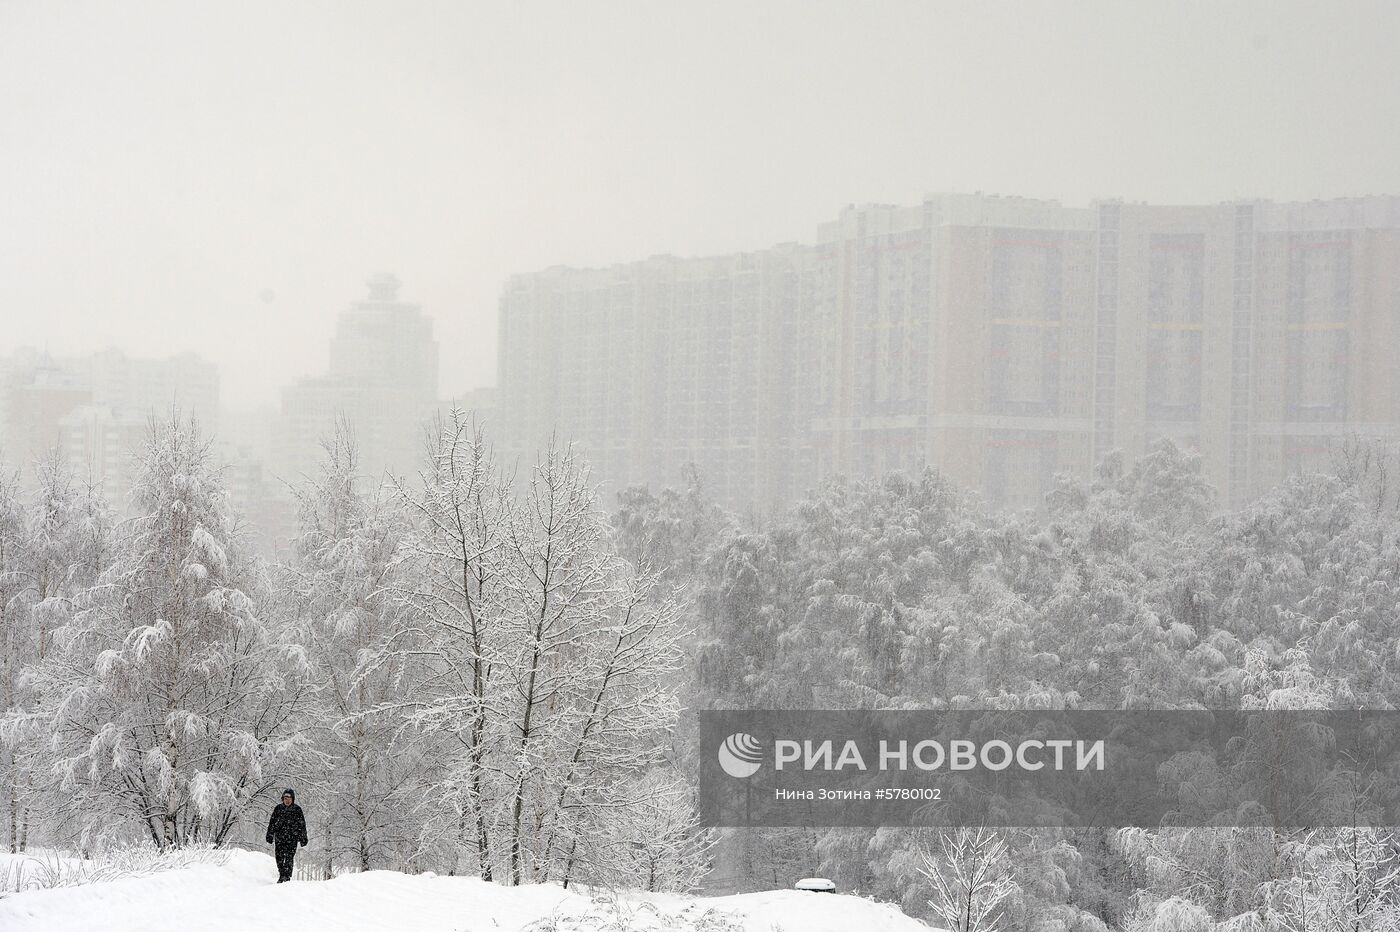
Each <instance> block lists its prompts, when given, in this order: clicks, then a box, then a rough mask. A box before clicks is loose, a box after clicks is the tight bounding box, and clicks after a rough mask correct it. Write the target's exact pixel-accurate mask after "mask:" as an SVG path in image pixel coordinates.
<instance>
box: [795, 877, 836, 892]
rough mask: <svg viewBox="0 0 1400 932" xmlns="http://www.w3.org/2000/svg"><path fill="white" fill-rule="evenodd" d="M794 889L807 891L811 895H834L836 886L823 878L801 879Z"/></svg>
mask: <svg viewBox="0 0 1400 932" xmlns="http://www.w3.org/2000/svg"><path fill="white" fill-rule="evenodd" d="M795 888H796V889H798V890H808V891H810V892H812V893H835V892H836V884H834V883H832V882H831V881H830V880H827V879H826V878H825V877H803V878H802V879H801V880H799V881H798V882H797V884H796V885H795Z"/></svg>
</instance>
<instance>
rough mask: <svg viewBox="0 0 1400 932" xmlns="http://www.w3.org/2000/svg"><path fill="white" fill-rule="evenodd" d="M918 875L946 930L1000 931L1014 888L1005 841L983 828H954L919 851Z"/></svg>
mask: <svg viewBox="0 0 1400 932" xmlns="http://www.w3.org/2000/svg"><path fill="white" fill-rule="evenodd" d="M923 861H924V868H923V870H924V875H925V876H926V877H927V878H928V880H929V882H930V883H931V884H932V886H933V898H932V899H930V900H929V907H930V908H931V909H932V910H933V915H934V918H935V920H936V921H938V922H939V923H941V924H942V925H943V926H944V927H945V928H947V929H948V930H949V932H1001V930H1004V929H1006V928H1008V925H1007V922H1006V917H1005V910H1004V905H1005V903H1006V900H1007V899H1008V898H1010V897H1011V895H1012V894H1013V893H1015V892H1016V889H1017V887H1016V880H1015V878H1014V876H1013V871H1012V865H1011V862H1010V859H1009V858H1008V856H1007V851H1006V842H1005V841H1003V840H1002V839H1001V838H1000V837H999V836H998V835H997V834H996V833H995V832H992V831H989V830H987V829H984V828H957V829H952V830H951V831H948V832H944V833H942V834H941V835H940V837H939V846H938V850H937V851H936V852H935V851H929V850H926V851H924V852H923Z"/></svg>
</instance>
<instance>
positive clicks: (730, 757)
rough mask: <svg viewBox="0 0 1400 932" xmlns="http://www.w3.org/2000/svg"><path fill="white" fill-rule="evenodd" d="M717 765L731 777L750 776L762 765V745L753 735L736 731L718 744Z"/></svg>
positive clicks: (741, 777)
mask: <svg viewBox="0 0 1400 932" xmlns="http://www.w3.org/2000/svg"><path fill="white" fill-rule="evenodd" d="M719 765H720V767H722V768H723V769H724V772H725V773H727V774H729V775H730V776H731V777H738V778H740V779H743V778H744V777H751V776H753V775H754V774H756V773H758V768H759V767H762V766H763V745H762V744H760V743H759V741H758V739H757V738H755V737H754V736H753V735H748V734H745V733H744V732H742V731H740V732H736V733H735V734H732V735H730V736H729V737H728V738H725V739H724V743H723V744H721V745H720V746H719Z"/></svg>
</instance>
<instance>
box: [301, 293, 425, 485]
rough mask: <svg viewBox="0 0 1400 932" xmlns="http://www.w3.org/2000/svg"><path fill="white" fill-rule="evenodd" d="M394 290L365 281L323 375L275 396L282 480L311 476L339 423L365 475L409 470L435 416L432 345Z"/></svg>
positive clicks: (420, 316) (413, 309)
mask: <svg viewBox="0 0 1400 932" xmlns="http://www.w3.org/2000/svg"><path fill="white" fill-rule="evenodd" d="M399 285H400V282H399V280H398V279H397V278H395V277H394V276H392V275H378V276H376V277H374V278H372V279H371V280H370V281H369V296H368V298H367V300H364V301H357V302H355V303H354V304H352V305H350V308H349V309H348V310H346V311H344V312H342V313H341V315H340V320H339V322H338V324H337V326H336V332H335V337H334V338H333V339H332V341H331V361H330V370H329V371H328V372H327V373H326V374H325V375H323V376H318V377H315V378H308V379H302V380H300V381H298V382H297V383H296V384H295V385H292V386H291V387H289V388H286V389H284V390H283V392H282V423H281V430H280V437H279V440H278V463H277V466H278V469H279V471H281V472H283V473H284V474H285V476H286V477H287V478H289V479H292V480H295V479H296V477H297V476H299V475H302V474H311V473H313V472H314V471H315V470H316V468H317V466H318V464H319V462H320V458H321V447H320V440H321V439H322V438H325V437H328V436H330V434H331V432H332V431H333V430H334V428H335V423H336V420H337V418H340V417H344V418H345V419H346V420H347V421H348V422H349V424H350V425H351V427H352V428H353V430H354V433H355V438H356V441H357V443H358V445H359V450H360V463H361V466H362V472H363V473H364V474H365V475H367V476H378V475H379V474H380V473H382V472H383V471H384V470H385V469H393V470H395V471H406V470H409V469H412V468H414V467H415V466H416V465H417V463H418V460H419V456H420V453H421V450H422V435H423V428H424V425H425V424H426V423H427V422H428V421H429V420H430V419H431V418H432V416H433V412H434V411H435V410H436V408H437V384H438V345H437V341H436V340H434V339H433V324H432V320H431V319H430V318H428V317H427V316H426V315H424V313H423V310H422V308H421V307H420V306H419V305H417V304H409V303H405V302H402V301H400V300H399V299H398V290H399Z"/></svg>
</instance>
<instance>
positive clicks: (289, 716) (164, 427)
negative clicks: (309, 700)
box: [35, 418, 306, 848]
mask: <svg viewBox="0 0 1400 932" xmlns="http://www.w3.org/2000/svg"><path fill="white" fill-rule="evenodd" d="M133 505H134V508H135V510H136V512H137V517H135V518H133V519H131V520H130V521H128V522H125V523H124V524H123V525H122V526H121V527H120V528H119V531H118V534H117V540H116V544H115V550H114V560H113V563H112V565H111V566H110V567H109V568H108V569H107V570H105V571H104V572H103V573H102V575H101V577H100V578H99V580H98V581H97V582H96V584H95V585H93V586H92V587H91V588H89V589H87V590H86V591H84V592H83V593H81V594H80V595H79V596H78V598H77V599H76V600H75V601H74V604H73V606H72V610H71V612H70V613H69V616H68V618H67V621H66V624H64V625H63V626H62V627H61V628H60V629H59V630H58V631H57V632H56V633H55V645H54V646H55V650H54V651H53V653H52V654H51V655H50V656H49V657H48V658H46V659H45V661H44V662H43V663H41V664H39V665H38V667H37V668H36V672H35V683H36V688H38V689H39V691H40V694H41V696H42V703H41V706H40V714H41V716H42V717H43V718H44V719H45V722H46V724H47V726H48V728H49V729H50V730H51V733H52V739H51V745H50V746H51V751H52V754H53V757H54V761H53V766H54V770H55V772H56V773H57V774H58V775H59V776H60V777H61V779H62V784H61V787H60V789H61V790H62V791H63V792H64V793H65V794H67V795H68V796H69V797H70V798H71V799H72V800H73V802H74V804H75V805H74V807H73V809H72V812H73V814H74V815H75V817H76V820H77V822H78V824H80V825H81V826H82V827H83V828H85V829H87V830H90V831H93V832H102V831H120V830H122V829H126V830H128V831H132V832H139V833H140V834H142V835H144V836H146V837H148V838H149V839H150V840H151V841H152V842H154V843H155V844H156V845H158V846H160V847H162V848H170V847H175V846H181V845H184V844H187V843H191V842H212V843H215V844H218V843H222V842H224V841H227V840H229V839H230V838H231V837H232V832H233V830H234V828H235V826H236V825H237V824H238V822H239V820H240V818H241V817H242V816H243V815H244V812H245V811H246V810H247V808H248V806H249V804H250V803H251V802H252V801H253V800H255V799H257V798H258V797H259V795H260V794H262V793H264V791H266V790H267V789H268V788H269V787H270V786H272V785H274V783H275V781H276V780H277V778H278V777H279V776H280V775H281V773H280V771H281V769H282V767H283V765H284V764H285V762H286V760H287V759H288V757H289V755H290V754H291V752H292V751H293V750H294V749H295V747H296V745H297V743H298V741H299V738H298V736H297V734H296V731H295V727H296V725H297V724H298V723H297V721H296V719H295V717H294V716H295V713H296V712H297V710H298V707H299V705H300V704H301V702H302V700H303V699H304V697H305V692H306V686H305V682H304V674H305V672H306V666H305V657H304V652H303V651H302V649H301V648H300V646H299V645H297V644H295V643H293V642H291V641H290V640H288V639H286V638H285V637H283V635H282V632H279V631H278V630H276V629H275V628H274V626H272V625H271V624H269V623H268V622H267V620H266V618H267V608H268V606H267V590H266V584H265V580H264V578H263V572H262V570H261V568H260V567H259V566H258V565H257V563H256V561H254V560H253V559H252V558H251V557H250V556H249V554H248V553H247V551H246V550H245V548H244V546H243V542H242V539H241V534H240V530H239V528H238V526H237V523H236V520H235V518H234V516H233V515H232V513H231V512H230V509H229V506H228V502H227V496H226V494H225V491H224V489H223V487H222V485H221V483H220V481H219V477H218V474H217V471H216V470H215V469H214V467H213V464H212V463H211V461H210V455H209V449H208V445H207V443H206V442H205V441H204V440H202V439H201V438H200V436H199V432H198V429H197V427H196V426H195V425H194V424H193V422H190V423H182V422H180V421H179V420H178V419H176V418H172V419H171V420H169V421H167V422H161V423H156V424H153V425H152V427H151V431H150V434H149V436H148V438H147V441H146V445H145V448H144V450H143V451H142V453H141V455H140V473H139V477H138V480H137V482H136V484H135V488H134V492H133Z"/></svg>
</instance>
